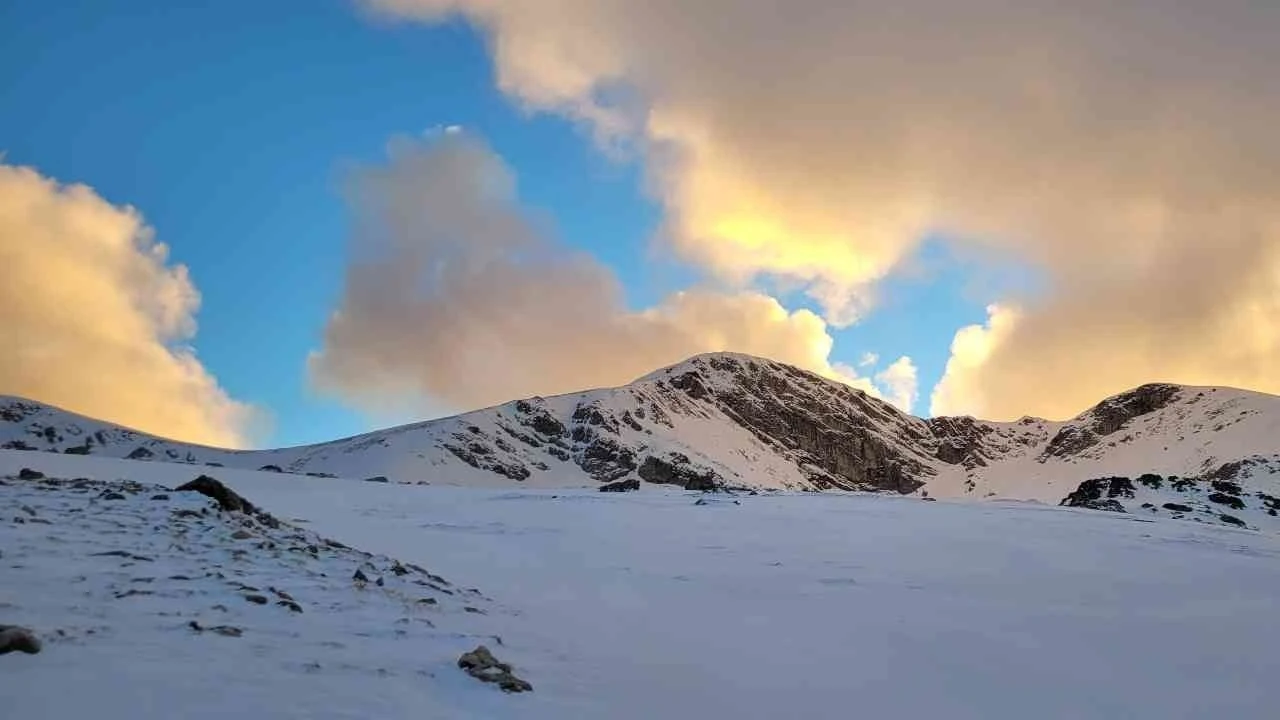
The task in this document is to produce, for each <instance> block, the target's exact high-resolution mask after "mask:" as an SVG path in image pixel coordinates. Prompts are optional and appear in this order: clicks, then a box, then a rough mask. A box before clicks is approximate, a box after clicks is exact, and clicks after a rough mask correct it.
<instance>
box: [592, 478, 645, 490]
mask: <svg viewBox="0 0 1280 720" xmlns="http://www.w3.org/2000/svg"><path fill="white" fill-rule="evenodd" d="M639 489H640V481H639V480H637V479H635V478H631V479H630V480H619V481H617V482H611V483H605V484H604V485H601V486H600V492H629V491H632V490H639Z"/></svg>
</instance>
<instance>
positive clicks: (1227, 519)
mask: <svg viewBox="0 0 1280 720" xmlns="http://www.w3.org/2000/svg"><path fill="white" fill-rule="evenodd" d="M1218 519H1219V520H1221V521H1222V522H1224V523H1227V524H1228V525H1235V526H1237V527H1248V525H1246V524H1245V522H1244V521H1243V520H1241V519H1240V518H1238V517H1236V516H1234V515H1228V514H1226V513H1222V514H1220V515H1218Z"/></svg>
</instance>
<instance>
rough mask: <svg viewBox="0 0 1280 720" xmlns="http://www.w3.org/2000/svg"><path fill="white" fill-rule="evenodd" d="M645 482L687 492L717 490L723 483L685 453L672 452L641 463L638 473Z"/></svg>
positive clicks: (717, 476)
mask: <svg viewBox="0 0 1280 720" xmlns="http://www.w3.org/2000/svg"><path fill="white" fill-rule="evenodd" d="M636 474H638V475H639V476H640V477H641V478H643V479H644V481H645V482H651V483H654V484H658V485H679V486H680V487H683V488H685V489H686V490H702V491H711V490H715V489H716V488H717V487H718V486H719V485H720V483H721V478H720V476H719V475H718V474H717V473H716V472H715V471H714V470H709V469H705V468H701V467H697V466H695V465H694V464H693V462H692V461H690V460H689V456H688V455H685V454H684V453H679V452H672V453H668V454H667V455H665V456H662V457H658V456H655V455H650V456H649V457H646V458H645V459H644V462H642V463H640V468H639V469H638V470H637V471H636Z"/></svg>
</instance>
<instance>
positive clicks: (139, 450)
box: [125, 445, 155, 460]
mask: <svg viewBox="0 0 1280 720" xmlns="http://www.w3.org/2000/svg"><path fill="white" fill-rule="evenodd" d="M154 456H155V453H153V452H151V450H149V449H147V448H145V447H142V446H141V445H139V446H138V447H136V448H134V449H133V452H131V453H129V454H128V455H126V456H125V458H126V459H128V460H146V459H148V458H151V457H154Z"/></svg>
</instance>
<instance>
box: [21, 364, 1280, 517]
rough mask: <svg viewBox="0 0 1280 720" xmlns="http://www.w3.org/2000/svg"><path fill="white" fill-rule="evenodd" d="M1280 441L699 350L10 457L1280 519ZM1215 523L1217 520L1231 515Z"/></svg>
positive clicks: (1175, 413)
mask: <svg viewBox="0 0 1280 720" xmlns="http://www.w3.org/2000/svg"><path fill="white" fill-rule="evenodd" d="M1277 437H1280V398H1277V397H1274V396H1269V395H1263V394H1260V393H1253V392H1247V391H1241V390H1231V389H1225V388H1196V387H1183V386H1177V385H1168V384H1158V385H1147V386H1143V387H1141V388H1137V389H1135V390H1132V391H1130V392H1127V393H1123V394H1120V395H1117V396H1115V397H1112V398H1108V399H1106V400H1104V401H1103V402H1101V403H1099V404H1098V405H1097V406H1095V407H1093V408H1091V409H1089V410H1088V411H1086V412H1084V413H1082V414H1081V415H1079V416H1077V417H1075V418H1073V419H1071V420H1067V421H1047V420H1040V419H1036V418H1023V419H1022V420H1020V421H1017V422H1014V423H995V422H985V421H981V420H976V419H974V418H968V417H938V418H932V419H929V420H923V419H920V418H916V417H913V416H910V415H907V414H905V413H902V412H900V411H898V410H897V409H896V408H894V407H893V406H891V405H889V404H887V403H885V402H882V401H880V400H877V399H875V398H873V397H870V396H868V395H866V394H865V393H863V392H861V391H858V390H854V389H852V388H850V387H848V386H846V385H843V384H841V383H836V382H832V381H830V380H826V379H824V378H821V377H819V376H817V375H815V374H813V373H810V372H807V371H803V370H800V369H797V368H794V367H791V366H788V365H785V364H782V363H777V362H773V361H770V360H764V359H761V358H755V357H750V356H745V355H736V354H730V353H715V354H708V355H700V356H697V357H694V358H691V359H689V360H687V361H685V362H682V363H679V364H677V365H674V366H671V367H669V368H665V369H662V370H659V371H657V372H654V373H652V374H650V375H647V376H645V377H643V378H640V379H638V380H636V381H635V382H633V383H630V384H628V385H626V386H623V387H619V388H611V389H602V390H592V391H587V392H581V393H573V394H569V395H561V396H557V397H550V398H529V399H525V400H518V401H514V402H510V403H506V404H504V405H499V406H496V407H493V408H487V409H484V410H478V411H475V412H470V413H466V414H462V415H458V416H455V417H450V418H443V419H439V420H432V421H428V422H422V423H416V424H411V425H404V426H401V427H396V428H391V429H387V430H382V431H378V432H373V433H368V434H365V435H360V436H356V437H352V438H347V439H343V440H336V441H333V442H329V443H323V444H319V445H310V446H303V447H295V448H283V449H277V450H261V451H231V450H223V449H218V448H208V447H201V446H195V445H190V444H186V443H178V442H173V441H168V440H163V439H160V438H156V437H154V436H151V435H146V434H144V433H138V432H135V431H132V430H127V429H124V428H120V427H118V426H115V425H111V424H108V423H103V422H99V421H96V420H92V419H89V418H84V417H80V416H76V415H73V414H71V413H67V412H65V411H62V410H59V409H57V408H52V407H49V406H47V405H42V404H40V403H35V402H31V401H26V400H21V399H17V398H8V399H2V400H0V447H9V448H19V449H35V450H50V451H56V452H65V453H80V454H90V455H100V456H105V457H123V458H133V459H159V460H165V461H171V462H188V463H196V464H218V465H226V466H228V467H236V468H244V469H260V468H267V469H279V470H281V471H284V472H293V473H310V474H322V475H337V476H342V477H352V478H364V477H369V476H384V477H388V478H390V479H392V480H395V481H401V482H422V481H426V482H443V483H456V484H510V483H514V482H521V483H526V484H530V485H542V486H574V485H588V486H590V485H596V484H598V483H601V482H608V481H614V480H619V479H623V478H639V479H641V480H643V481H645V482H649V483H661V484H674V485H680V486H683V487H689V488H694V489H700V488H701V489H708V488H711V487H725V486H728V487H750V488H779V489H817V490H823V489H843V490H876V491H888V492H895V493H903V494H908V493H916V492H919V493H922V494H928V495H932V496H943V497H956V496H972V497H980V498H981V497H1011V498H1019V499H1033V500H1039V501H1046V502H1054V503H1057V502H1059V501H1064V500H1065V499H1066V498H1067V497H1068V496H1069V495H1070V494H1072V493H1073V492H1075V491H1077V490H1078V489H1080V486H1081V483H1084V482H1086V481H1090V480H1094V479H1099V478H1111V477H1124V478H1130V479H1131V480H1132V479H1133V478H1137V477H1139V476H1141V475H1144V474H1147V473H1154V474H1157V475H1160V476H1162V477H1167V478H1174V479H1177V480H1180V481H1181V482H1179V483H1173V482H1167V483H1163V484H1162V486H1161V488H1159V489H1158V490H1156V489H1155V488H1146V486H1143V487H1144V488H1146V489H1148V490H1152V491H1153V492H1158V493H1160V497H1159V498H1145V499H1143V500H1141V501H1138V499H1137V498H1136V497H1135V498H1132V500H1135V502H1134V503H1130V504H1128V505H1126V502H1127V501H1129V500H1131V498H1128V497H1125V494H1124V493H1123V492H1121V493H1119V494H1118V496H1117V497H1116V498H1106V499H1114V500H1116V504H1118V505H1119V506H1120V509H1125V510H1135V509H1142V510H1144V511H1149V510H1150V508H1142V504H1143V503H1144V502H1151V504H1153V505H1155V506H1156V507H1162V506H1163V505H1164V504H1165V503H1174V504H1185V503H1184V502H1182V501H1180V500H1179V498H1180V497H1182V498H1183V499H1186V498H1185V497H1183V496H1185V495H1186V492H1187V490H1186V489H1185V488H1189V489H1204V488H1210V487H1211V485H1210V484H1211V483H1212V482H1213V481H1214V480H1218V481H1224V480H1225V481H1229V482H1233V483H1237V484H1241V483H1243V487H1242V489H1241V493H1240V494H1241V496H1242V497H1244V498H1246V500H1245V502H1246V508H1244V509H1245V510H1257V511H1259V512H1260V513H1262V514H1263V515H1264V516H1265V513H1266V511H1267V510H1269V509H1274V508H1272V507H1271V506H1270V505H1268V502H1269V501H1267V500H1266V497H1264V496H1272V497H1274V496H1276V495H1280V481H1278V480H1277V478H1280V474H1277V473H1278V471H1280V448H1278V447H1277V445H1276V442H1275V438H1277ZM1188 482H1190V483H1192V484H1191V485H1188ZM1176 487H1183V488H1184V490H1176V489H1174V488H1176ZM1259 493H1261V494H1262V495H1259ZM1086 494H1087V493H1086ZM1207 494H1211V493H1207ZM1207 494H1206V497H1207ZM1165 495H1168V498H1167V499H1163V498H1164V496H1165ZM1157 499H1159V500H1161V502H1158V503H1155V502H1152V501H1153V500H1157ZM1130 505H1132V507H1130ZM1110 507H1111V509H1116V508H1115V506H1110ZM1233 509H1236V510H1240V509H1241V508H1233ZM1210 510H1216V508H1210ZM1193 514H1194V513H1193ZM1200 514H1201V515H1204V516H1205V519H1210V520H1216V519H1218V518H1217V514H1220V513H1214V512H1205V513H1200Z"/></svg>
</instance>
